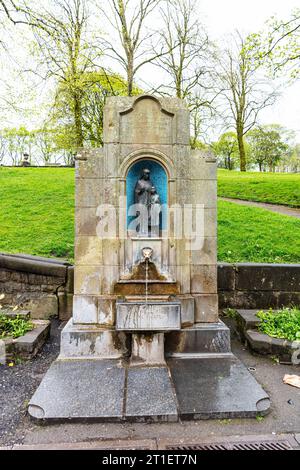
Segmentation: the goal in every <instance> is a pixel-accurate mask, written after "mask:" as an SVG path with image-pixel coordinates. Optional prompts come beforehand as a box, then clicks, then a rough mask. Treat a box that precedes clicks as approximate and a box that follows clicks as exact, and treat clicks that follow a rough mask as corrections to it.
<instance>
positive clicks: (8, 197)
mask: <svg viewBox="0 0 300 470" xmlns="http://www.w3.org/2000/svg"><path fill="white" fill-rule="evenodd" d="M218 222H219V223H218V236H219V240H218V242H219V246H218V258H219V260H220V261H228V262H238V261H240V262H247V261H253V262H270V263H272V262H282V263H300V236H299V234H300V220H299V219H294V218H292V217H288V216H283V215H277V214H274V213H272V212H269V211H266V210H263V209H257V208H252V207H245V206H238V205H236V204H232V203H228V202H224V201H219V213H218ZM73 226H74V170H73V169H72V168H60V169H57V168H1V167H0V251H3V252H7V253H28V254H33V255H41V256H53V257H65V258H69V259H72V257H73V241H74V228H73Z"/></svg>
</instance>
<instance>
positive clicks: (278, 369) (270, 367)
mask: <svg viewBox="0 0 300 470" xmlns="http://www.w3.org/2000/svg"><path fill="white" fill-rule="evenodd" d="M58 335H59V331H58V324H57V323H54V324H53V328H52V336H51V342H49V343H48V344H47V345H46V346H45V347H44V349H43V351H42V353H41V354H39V355H38V357H37V358H35V359H34V360H32V361H30V362H28V363H26V364H21V365H17V366H15V367H12V368H10V367H4V366H1V368H0V403H1V406H2V403H4V409H1V416H0V418H1V419H0V445H2V446H13V445H14V444H26V445H38V446H39V445H43V444H49V443H50V444H52V445H55V444H60V443H74V442H82V441H85V442H87V443H91V442H93V441H99V440H102V439H105V440H115V439H121V440H122V441H121V442H124V441H123V440H124V439H132V440H135V441H137V443H140V444H137V446H139V445H141V444H142V441H141V440H144V446H148V448H149V446H150V447H151V446H153V445H154V443H155V442H158V441H159V440H162V441H163V440H165V439H169V440H170V439H171V440H174V442H180V440H182V439H184V440H185V441H186V442H188V441H192V440H193V441H194V442H195V440H198V441H199V442H200V441H203V440H204V439H205V440H207V439H217V440H218V439H219V438H222V439H223V438H224V437H226V436H248V435H258V434H259V435H269V436H270V435H271V436H272V435H274V436H275V434H286V433H288V434H289V435H294V436H296V437H297V438H298V439H299V442H300V389H297V388H294V387H291V386H289V385H285V384H283V382H282V378H283V376H284V374H286V373H290V374H292V373H294V374H299V372H300V369H299V366H289V365H282V364H277V363H276V362H274V361H272V359H269V358H263V357H258V356H253V355H252V354H250V353H249V352H248V351H247V350H245V349H244V348H243V346H242V345H241V344H240V343H239V341H237V339H233V352H234V353H235V354H236V355H237V356H238V357H239V358H240V359H241V360H242V361H243V362H244V364H246V366H247V367H251V368H253V369H254V370H252V373H253V375H254V376H255V377H256V378H257V380H258V381H259V383H260V384H261V385H262V386H263V387H264V389H265V390H266V391H267V392H268V393H269V395H270V397H271V400H272V409H271V412H270V414H269V415H268V416H267V417H265V418H263V419H261V420H256V419H237V420H225V421H220V420H207V421H195V422H184V423H172V424H169V423H152V424H142V423H124V424H117V423H106V424H61V425H51V426H38V425H36V424H34V423H33V422H31V421H30V420H29V418H28V416H27V415H26V404H27V403H28V400H29V399H30V398H31V395H32V393H33V392H34V390H35V388H36V387H37V385H38V384H39V382H40V381H41V379H42V376H43V374H44V373H45V371H46V370H47V368H48V366H49V364H50V363H51V361H52V360H53V359H54V358H55V356H56V355H57V353H58ZM80 445H81V444H79V446H80ZM87 445H90V444H87ZM99 446H100V444H99V443H98V447H99ZM154 448H155V447H154Z"/></svg>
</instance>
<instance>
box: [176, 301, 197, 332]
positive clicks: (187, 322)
mask: <svg viewBox="0 0 300 470" xmlns="http://www.w3.org/2000/svg"><path fill="white" fill-rule="evenodd" d="M176 299H177V300H178V301H179V302H180V304H181V327H182V328H185V327H187V326H191V325H193V324H194V322H195V306H194V303H195V302H194V297H193V296H191V295H177V296H176Z"/></svg>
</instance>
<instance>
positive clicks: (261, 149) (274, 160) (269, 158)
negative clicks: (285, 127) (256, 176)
mask: <svg viewBox="0 0 300 470" xmlns="http://www.w3.org/2000/svg"><path fill="white" fill-rule="evenodd" d="M278 127H279V128H278ZM247 140H248V142H249V144H250V148H251V154H252V159H253V161H254V162H255V163H256V164H257V165H258V166H259V171H262V170H265V169H266V168H269V171H275V167H276V166H277V165H278V163H279V162H280V160H281V158H282V157H283V156H284V155H285V154H286V153H287V152H288V150H289V146H288V144H287V143H285V142H284V141H283V140H282V135H281V133H280V126H276V125H275V126H272V125H271V126H262V127H259V128H255V129H252V131H250V132H249V133H248V135H247Z"/></svg>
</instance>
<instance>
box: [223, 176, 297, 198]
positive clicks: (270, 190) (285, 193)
mask: <svg viewBox="0 0 300 470" xmlns="http://www.w3.org/2000/svg"><path fill="white" fill-rule="evenodd" d="M218 194H219V196H222V197H230V198H234V199H245V200H249V201H258V202H269V203H273V204H283V205H287V206H292V207H300V173H298V174H293V173H254V172H253V173H251V172H246V173H242V172H240V171H229V170H219V171H218Z"/></svg>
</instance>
